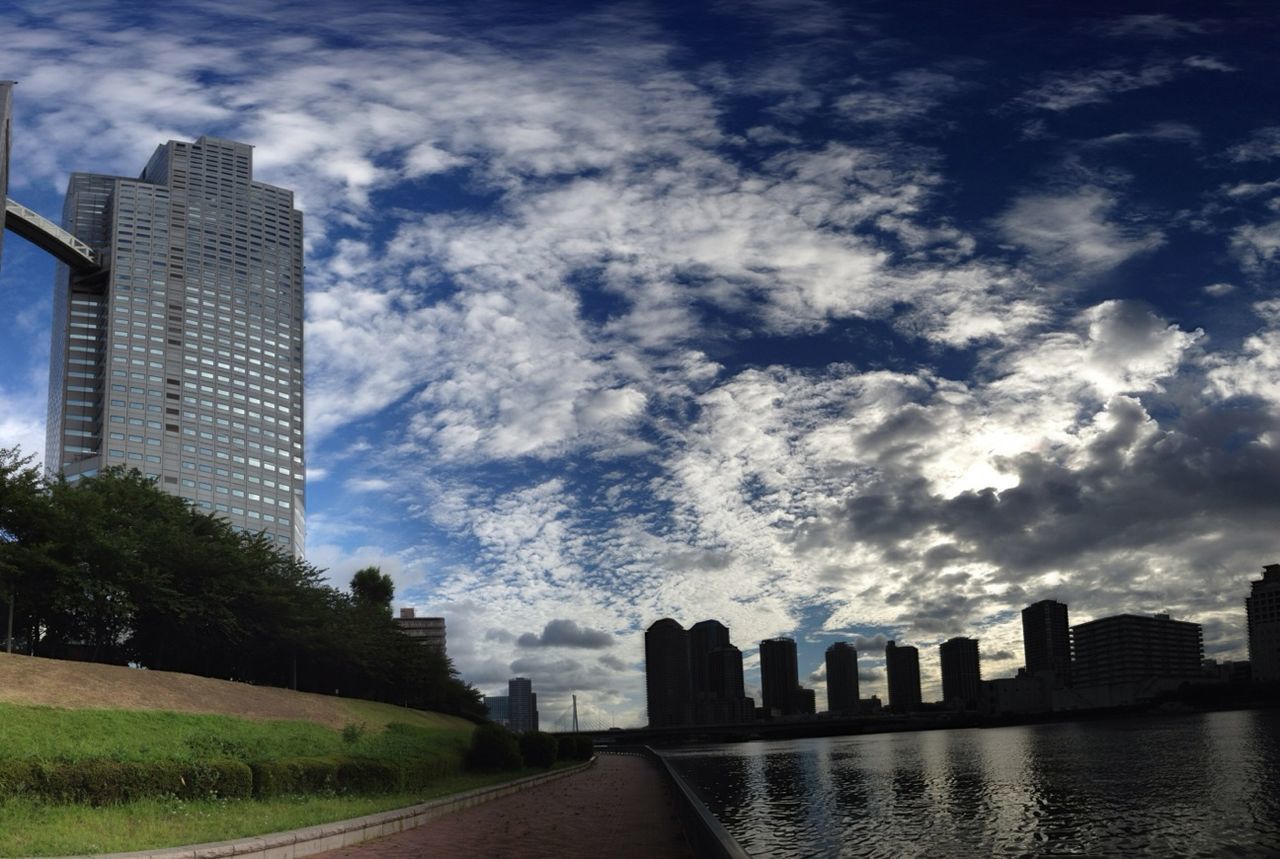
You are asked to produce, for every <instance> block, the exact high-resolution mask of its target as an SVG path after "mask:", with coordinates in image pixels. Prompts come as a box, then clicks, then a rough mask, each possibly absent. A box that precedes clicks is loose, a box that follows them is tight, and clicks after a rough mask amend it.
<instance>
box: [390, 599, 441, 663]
mask: <svg viewBox="0 0 1280 859" xmlns="http://www.w3.org/2000/svg"><path fill="white" fill-rule="evenodd" d="M395 621H396V626H398V627H400V631H401V632H403V633H404V634H405V635H407V636H409V637H410V638H412V639H413V640H414V641H417V642H419V643H420V644H422V645H423V646H424V647H430V648H431V649H432V650H434V651H436V652H437V653H439V654H441V655H445V654H446V651H445V628H444V618H442V617H414V612H413V609H412V608H402V609H400V616H399V617H397V618H396V619H395Z"/></svg>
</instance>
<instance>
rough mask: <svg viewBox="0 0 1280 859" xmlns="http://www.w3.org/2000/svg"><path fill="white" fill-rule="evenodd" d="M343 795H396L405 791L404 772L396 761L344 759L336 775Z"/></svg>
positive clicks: (340, 762)
mask: <svg viewBox="0 0 1280 859" xmlns="http://www.w3.org/2000/svg"><path fill="white" fill-rule="evenodd" d="M334 778H335V780H336V783H337V786H338V790H339V791H340V792H341V793H396V792H398V791H400V790H402V789H403V785H404V772H403V771H402V770H401V769H400V767H399V766H397V765H396V763H395V762H394V761H380V760H375V759H373V758H342V759H340V760H339V761H338V768H337V770H336V772H335V773H334Z"/></svg>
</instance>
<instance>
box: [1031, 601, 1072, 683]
mask: <svg viewBox="0 0 1280 859" xmlns="http://www.w3.org/2000/svg"><path fill="white" fill-rule="evenodd" d="M1022 649H1023V652H1024V654H1025V658H1026V663H1027V673H1028V674H1042V673H1048V674H1052V675H1053V680H1054V683H1055V684H1056V685H1058V686H1069V685H1070V684H1071V626H1070V624H1069V623H1068V622H1067V607H1066V605H1065V604H1064V603H1060V602H1057V601H1055V600H1041V601H1040V602H1038V603H1034V604H1032V605H1029V606H1027V607H1026V608H1024V609H1023V610H1022Z"/></svg>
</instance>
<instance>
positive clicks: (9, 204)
mask: <svg viewBox="0 0 1280 859" xmlns="http://www.w3.org/2000/svg"><path fill="white" fill-rule="evenodd" d="M4 228H5V229H6V230H9V231H10V232H13V233H16V234H17V235H19V236H21V237H22V238H24V239H26V240H27V241H29V242H31V244H33V245H35V246H36V247H38V248H40V250H42V251H44V252H45V253H49V254H52V255H53V256H55V257H57V258H58V259H59V260H60V261H62V262H64V263H66V264H67V265H69V266H71V268H73V269H75V270H76V271H81V272H88V271H95V270H96V269H97V268H98V258H97V255H96V254H94V252H93V248H91V247H89V246H88V245H87V244H85V243H84V242H82V241H80V240H79V239H77V238H76V237H75V236H73V235H71V233H69V232H67V231H66V230H64V229H63V228H62V227H60V226H58V225H57V224H55V223H54V222H53V221H51V220H49V219H48V218H46V217H44V216H43V215H40V214H39V213H38V212H35V211H33V210H31V209H28V208H27V207H26V206H24V205H22V204H21V203H19V202H18V201H17V200H15V199H13V198H12V197H7V198H5V201H4Z"/></svg>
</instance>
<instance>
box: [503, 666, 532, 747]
mask: <svg viewBox="0 0 1280 859" xmlns="http://www.w3.org/2000/svg"><path fill="white" fill-rule="evenodd" d="M507 726H508V727H509V728H511V730H512V731H514V732H515V733H517V734H523V733H524V732H525V731H536V730H538V696H537V694H536V693H534V691H533V681H532V680H529V679H528V678H526V677H512V678H511V679H510V680H508V681H507Z"/></svg>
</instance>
